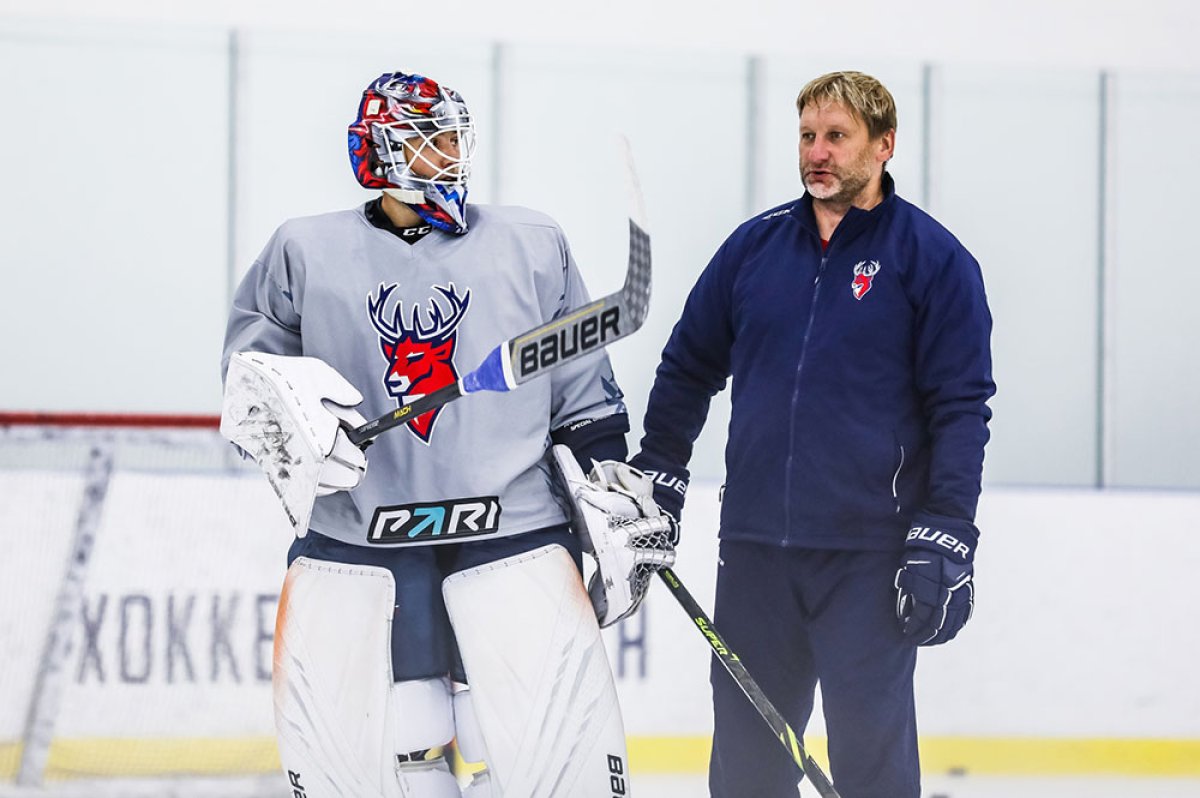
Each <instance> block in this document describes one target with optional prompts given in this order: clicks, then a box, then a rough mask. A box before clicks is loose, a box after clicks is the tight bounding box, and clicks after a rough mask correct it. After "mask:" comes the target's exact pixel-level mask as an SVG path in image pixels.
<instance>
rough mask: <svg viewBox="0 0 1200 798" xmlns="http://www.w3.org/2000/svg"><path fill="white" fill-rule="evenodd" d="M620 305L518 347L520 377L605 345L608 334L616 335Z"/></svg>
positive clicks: (618, 333)
mask: <svg viewBox="0 0 1200 798" xmlns="http://www.w3.org/2000/svg"><path fill="white" fill-rule="evenodd" d="M620 323H621V308H620V306H619V305H618V306H615V307H611V308H609V309H607V310H605V311H604V312H603V313H601V314H600V315H599V316H585V317H584V318H583V319H581V320H579V321H576V322H573V323H572V324H571V325H570V326H569V327H565V328H563V329H561V330H558V331H557V332H554V333H551V334H550V335H545V336H542V337H540V338H536V339H534V340H533V341H530V342H529V343H527V344H522V345H521V347H520V348H519V349H517V356H516V358H515V360H516V365H517V367H518V368H519V369H520V370H521V374H520V376H521V377H528V376H529V375H531V374H533V373H534V372H537V371H541V370H542V369H547V368H550V367H551V366H553V365H554V364H555V363H557V362H558V361H559V360H562V359H564V358H568V357H574V356H575V355H576V354H579V353H582V352H590V351H591V350H593V349H597V348H599V347H601V346H603V345H604V342H605V341H607V340H608V339H609V336H619V335H620V334H621V333H620V332H619V331H618V327H619V325H620Z"/></svg>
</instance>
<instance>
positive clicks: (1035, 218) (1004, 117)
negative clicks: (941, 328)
mask: <svg viewBox="0 0 1200 798" xmlns="http://www.w3.org/2000/svg"><path fill="white" fill-rule="evenodd" d="M934 86H935V91H934V114H933V117H932V118H933V120H934V127H933V132H934V135H933V137H932V140H931V144H932V149H931V153H932V157H931V170H932V180H931V187H932V197H931V210H932V212H933V214H934V215H935V216H936V217H937V218H938V219H939V221H941V222H942V223H943V224H944V225H946V227H948V228H949V229H950V231H951V232H953V233H954V234H955V236H957V237H958V239H959V240H960V241H962V242H963V244H964V245H966V247H967V249H969V250H970V251H971V252H972V254H974V255H975V257H976V259H978V261H979V263H980V265H981V266H982V268H983V277H984V282H985V284H986V286H987V291H988V298H989V302H990V304H991V310H992V316H993V320H994V327H993V333H992V350H993V359H994V375H995V379H996V384H997V394H996V396H995V398H994V399H993V400H992V401H991V407H992V409H993V412H994V414H995V415H994V418H993V420H992V423H991V431H992V440H991V443H989V444H988V449H987V457H986V460H985V465H984V473H985V478H986V479H987V480H988V482H990V483H1006V484H1058V485H1091V484H1094V482H1095V479H1096V462H1097V461H1096V456H1097V455H1096V451H1097V399H1096V395H1097V394H1096V391H1097V384H1096V380H1097V343H1096V335H1097V306H1098V299H1097V296H1098V295H1097V291H1098V282H1097V280H1098V277H1097V274H1098V271H1097V270H1098V251H1099V249H1098V227H1099V222H1098V218H1099V212H1098V203H1099V199H1098V197H1099V193H1098V192H1099V141H1100V139H1099V135H1100V134H1099V117H1100V111H1099V102H1100V101H1099V97H1100V94H1099V79H1098V77H1097V75H1096V74H1095V73H1092V72H1072V71H1067V70H1055V71H1030V70H1019V69H1012V68H1005V69H999V68H984V67H977V68H971V67H953V68H950V67H947V68H946V69H945V70H944V71H942V72H941V73H940V75H939V76H938V79H936V80H935V82H934Z"/></svg>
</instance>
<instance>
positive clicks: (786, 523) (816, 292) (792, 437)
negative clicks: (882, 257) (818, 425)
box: [780, 254, 829, 544]
mask: <svg viewBox="0 0 1200 798" xmlns="http://www.w3.org/2000/svg"><path fill="white" fill-rule="evenodd" d="M828 260H829V256H828V254H823V255H822V256H821V265H820V266H818V267H817V276H816V278H815V279H814V280H813V295H812V301H811V302H810V303H809V306H808V323H807V324H806V325H805V326H804V337H803V338H802V339H800V359H799V360H798V361H797V362H796V379H795V382H794V383H793V385H792V412H791V413H790V414H789V415H790V418H789V419H788V455H787V460H786V461H785V462H784V470H783V476H784V483H783V495H784V500H783V537H782V538H781V540H780V543H781V544H782V543H786V542H787V539H788V534H789V532H790V531H791V528H792V491H791V484H792V455H793V452H794V451H795V442H796V404H797V403H798V402H799V401H800V372H801V371H803V370H804V358H805V355H806V354H807V353H808V339H809V337H810V336H811V335H812V328H813V320H814V319H816V317H817V298H818V297H819V296H820V295H821V276H822V275H824V274H825V263H826V262H827V261H828Z"/></svg>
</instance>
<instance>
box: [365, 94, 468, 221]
mask: <svg viewBox="0 0 1200 798" xmlns="http://www.w3.org/2000/svg"><path fill="white" fill-rule="evenodd" d="M376 129H377V131H378V133H379V136H378V139H377V140H378V141H379V142H380V144H381V146H380V147H379V160H380V161H381V162H382V163H383V165H384V167H385V169H386V172H385V179H386V180H387V181H388V182H389V183H391V184H393V185H395V186H399V187H401V188H408V189H413V190H416V191H420V192H421V193H422V194H424V195H425V196H426V197H427V198H428V199H429V200H431V201H433V200H436V198H437V197H440V196H441V195H442V193H441V192H436V193H435V192H432V191H431V190H430V189H432V188H433V187H434V186H441V187H444V188H449V189H456V188H465V187H466V183H467V180H468V179H469V178H470V176H471V161H472V159H473V158H474V157H475V144H476V139H475V126H474V124H473V123H472V121H471V117H470V115H468V114H466V113H465V112H464V113H462V114H459V115H454V116H445V117H441V118H438V119H430V120H427V121H423V122H420V123H417V124H416V125H414V124H413V123H411V122H396V123H391V124H382V125H378V126H377V128H376Z"/></svg>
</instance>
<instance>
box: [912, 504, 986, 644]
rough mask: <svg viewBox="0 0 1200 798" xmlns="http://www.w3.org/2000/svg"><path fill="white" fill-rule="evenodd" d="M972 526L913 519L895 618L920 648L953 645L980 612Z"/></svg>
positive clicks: (950, 520) (943, 519)
mask: <svg viewBox="0 0 1200 798" xmlns="http://www.w3.org/2000/svg"><path fill="white" fill-rule="evenodd" d="M978 541H979V530H977V529H976V528H975V525H974V524H972V523H970V522H969V521H963V520H960V519H954V518H946V517H942V516H934V515H920V516H917V517H916V518H915V519H913V525H912V528H911V529H909V531H908V539H907V541H906V542H905V546H904V557H903V559H902V560H901V562H900V570H899V571H897V572H896V617H897V618H898V619H899V620H900V625H901V628H902V629H903V630H904V636H905V637H907V638H908V639H909V640H911V641H912V642H913V643H915V644H916V645H919V646H936V645H938V644H939V643H945V642H946V641H948V640H952V639H953V638H954V636H955V635H956V634H958V632H959V630H960V629H962V628H963V626H965V625H966V623H967V621H969V620H970V619H971V613H972V611H973V610H974V609H975V585H974V573H975V569H974V566H973V565H972V561H973V560H974V559H975V544H976V543H977V542H978Z"/></svg>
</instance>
